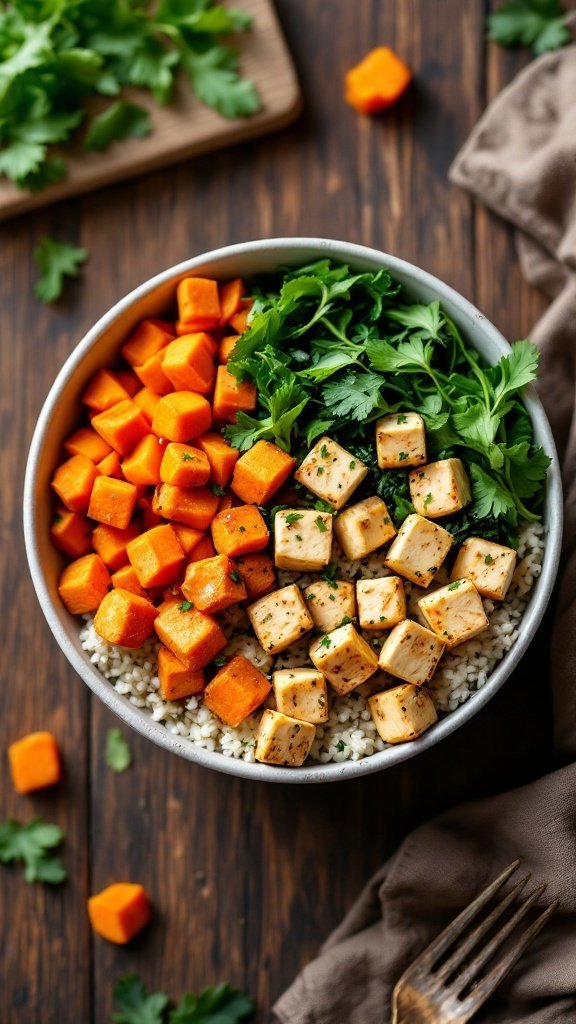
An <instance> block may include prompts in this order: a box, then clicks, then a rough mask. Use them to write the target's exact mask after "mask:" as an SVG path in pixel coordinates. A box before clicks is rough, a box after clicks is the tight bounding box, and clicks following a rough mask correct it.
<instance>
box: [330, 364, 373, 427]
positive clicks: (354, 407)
mask: <svg viewBox="0 0 576 1024" xmlns="http://www.w3.org/2000/svg"><path fill="white" fill-rule="evenodd" d="M383 383H384V381H383V379H382V377H381V376H380V374H377V373H355V372H350V371H349V372H348V373H347V374H346V375H345V376H344V377H343V378H342V379H341V380H338V381H333V382H331V383H329V384H325V385H324V387H323V388H322V398H323V400H324V403H325V405H326V407H327V409H329V410H330V412H331V413H332V414H333V415H334V416H339V417H340V418H342V419H345V418H346V417H348V416H350V417H351V418H352V419H355V420H366V419H368V417H369V416H370V415H371V414H372V413H373V412H374V410H375V409H377V410H378V412H380V413H383V412H388V409H389V406H388V405H387V403H386V402H384V400H383V399H382V396H381V393H380V392H381V390H382V386H383Z"/></svg>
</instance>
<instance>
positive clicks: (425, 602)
mask: <svg viewBox="0 0 576 1024" xmlns="http://www.w3.org/2000/svg"><path fill="white" fill-rule="evenodd" d="M418 607H419V609H420V611H421V612H422V615H423V616H424V618H425V619H426V622H427V623H428V625H429V626H430V629H433V630H434V632H435V633H436V634H437V635H438V636H440V637H442V639H443V641H444V643H445V644H446V646H447V647H456V646H457V644H462V643H464V641H465V640H471V639H472V637H474V636H478V633H482V632H483V631H484V630H485V629H487V628H488V626H489V625H490V623H489V622H488V618H487V615H486V612H485V611H484V605H483V604H482V598H481V597H480V594H479V593H478V591H477V590H476V587H475V586H474V584H473V583H472V581H471V580H463V579H462V580H454V581H453V582H452V583H449V584H448V586H447V587H440V589H439V590H435V591H434V593H433V594H426V597H422V598H421V599H420V600H419V601H418Z"/></svg>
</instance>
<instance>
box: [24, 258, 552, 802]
mask: <svg viewBox="0 0 576 1024" xmlns="http://www.w3.org/2000/svg"><path fill="white" fill-rule="evenodd" d="M321 257H330V258H332V259H335V260H340V261H343V262H346V263H349V264H350V265H351V266H352V267H354V268H355V269H358V270H377V269H378V268H380V267H388V268H389V269H390V270H391V272H392V273H393V275H394V276H395V278H396V279H397V280H398V281H400V282H401V284H403V285H405V286H406V288H407V289H408V290H409V291H410V293H411V295H412V296H413V297H414V299H415V300H417V301H421V302H426V303H427V302H431V301H433V300H434V299H440V301H441V302H442V305H443V306H444V308H445V310H446V311H447V312H448V314H449V315H450V316H451V317H452V318H453V319H454V321H455V322H456V324H457V325H458V326H459V328H460V329H461V330H462V332H463V333H464V336H465V337H466V339H467V340H468V341H469V342H471V343H472V345H474V346H475V348H477V349H478V351H479V352H481V354H482V355H483V356H484V357H485V358H486V359H487V360H488V361H489V362H496V361H497V360H498V359H499V358H500V357H501V356H502V355H503V354H506V353H507V352H508V351H509V346H508V344H507V342H506V341H505V340H504V338H503V337H502V335H501V334H500V333H499V332H498V331H497V330H496V328H495V327H493V325H492V324H491V323H489V322H488V321H487V320H486V318H485V317H483V316H482V314H481V313H480V312H479V311H478V310H477V309H476V308H475V307H474V306H472V305H471V304H470V303H469V302H468V301H467V300H466V299H464V298H463V297H462V296H461V295H459V294H458V293H457V292H455V291H454V290H453V289H452V288H449V287H448V286H447V285H445V284H444V283H443V282H442V281H439V280H438V279H437V278H435V277H432V275H431V274H427V273H425V272H424V271H423V270H419V269H418V267H415V266H413V265H412V264H410V263H406V262H405V261H404V260H399V259H396V258H395V257H394V256H388V255H387V254H385V253H382V252H378V251H376V250H375V249H367V248H364V247H363V246H359V245H352V244H349V243H347V242H338V241H332V240H327V239H318V238H272V239H266V240H263V241H256V242H246V243H243V244H239V245H231V246H227V247H225V248H222V249H217V250H215V251H213V252H209V253H206V254H204V255H201V256H195V257H194V258H193V259H190V260H186V261H185V262H184V263H180V264H179V265H178V266H176V267H171V268H170V269H169V270H166V271H164V272H163V273H162V274H158V275H157V276H156V277H153V278H152V279H151V280H150V281H146V282H145V284H143V285H141V286H140V287H139V288H136V289H135V290H134V291H133V292H131V293H130V294H129V295H127V296H126V297H125V298H123V299H121V300H120V302H118V303H117V304H116V305H115V306H114V307H113V308H112V309H111V310H110V311H109V312H108V313H106V314H105V315H104V316H103V317H102V318H101V319H100V320H99V321H98V323H97V324H96V325H95V326H94V327H93V328H92V330H90V331H89V332H88V334H87V335H86V337H85V338H83V339H82V341H81V342H80V343H79V344H78V345H77V347H76V348H75V349H74V351H73V352H72V354H71V356H70V357H69V358H68V359H67V361H66V363H65V364H64V366H63V367H62V370H61V371H60V373H59V374H58V377H57V378H56V380H55V382H54V384H53V386H52V389H51V391H50V393H49V395H48V397H47V399H46V402H45V404H44V407H43V409H42V412H41V414H40V417H39V419H38V424H37V427H36V430H35V433H34V437H33V439H32V444H31V448H30V454H29V459H28V465H27V472H26V482H25V490H24V532H25V539H26V550H27V554H28V561H29V565H30V571H31V574H32V580H33V582H34V586H35V588H36V593H37V595H38V599H39V601H40V605H41V608H42V611H43V612H44V615H45V616H46V619H47V621H48V624H49V626H50V628H51V630H52V632H53V634H54V636H55V638H56V640H57V641H58V643H59V645H60V647H61V648H62V650H63V651H64V654H65V655H66V657H67V658H68V660H69V661H70V663H71V665H72V666H73V667H74V668H75V669H76V671H77V672H78V674H79V675H80V676H81V677H82V679H83V680H84V682H85V683H87V684H88V686H89V687H90V688H91V689H92V690H93V691H94V693H96V694H97V695H98V697H100V699H101V700H102V701H103V702H104V704H106V706H107V707H109V708H111V710H112V711H114V712H115V713H116V714H117V715H118V716H119V718H121V719H122V720H123V721H124V722H125V723H126V724H127V725H130V726H131V727H132V728H134V729H136V730H137V731H138V732H140V733H142V735H144V736H147V737H148V738H149V739H151V740H153V741H154V743H157V744H158V745H159V746H161V747H164V748H165V749H166V750H169V751H171V752H172V753H175V754H179V755H180V756H181V757H185V758H187V759H188V760H189V761H193V762H195V763H196V764H200V765H204V766H205V767H208V768H215V769H217V770H218V771H222V772H227V773H229V774H231V775H240V776H244V777H245V778H248V779H260V780H265V781H268V782H271V781H272V782H289V783H304V782H305V783H310V782H335V781H337V780H339V779H351V778H355V777H357V776H359V775H367V774H369V773H371V772H377V771H381V770H382V769H383V768H387V767H389V766H390V765H393V764H398V762H399V761H403V760H405V759H406V758H409V757H414V756H415V755H416V754H418V753H419V752H420V751H422V750H427V749H428V748H429V747H431V746H432V745H433V744H435V743H438V741H439V740H441V739H442V738H443V737H444V736H447V735H449V733H451V732H453V731H454V730H455V729H458V727H459V726H460V725H462V723H463V722H466V721H467V720H468V719H470V718H471V717H472V716H473V715H474V714H476V712H477V711H479V710H480V708H481V707H483V706H484V705H485V704H486V703H487V702H488V701H489V700H490V698H491V697H492V696H493V695H494V694H495V693H496V691H497V690H499V689H500V687H501V686H502V684H503V683H504V682H505V680H506V679H507V678H508V676H509V675H510V673H511V672H512V670H513V669H514V668H515V666H516V665H517V664H518V662H519V661H520V658H521V657H522V655H523V654H524V652H525V651H526V648H527V647H528V645H529V643H530V641H531V639H532V637H533V636H534V634H535V632H536V630H537V628H538V625H539V623H540V620H541V619H542V616H543V614H544V610H545V608H546V605H547V603H548V600H549V598H550V595H551V592H552V587H553V584H554V580H555V577H556V572H557V569H558V562H559V555H560V541H561V534H562V491H561V484H560V473H559V466H558V459H557V456H556V450H555V447H554V441H553V439H552V435H551V432H550V427H549V425H548V421H547V419H546V416H545V414H544V411H543V409H542V406H541V404H540V402H539V400H538V398H537V397H536V393H535V391H534V390H533V388H528V389H527V394H526V398H525V401H526V405H527V407H528V411H529V413H530V417H531V419H532V423H533V426H534V432H535V435H536V440H537V442H538V443H540V444H542V445H543V446H544V449H545V450H546V452H547V453H548V454H549V455H550V456H551V457H552V465H551V467H550V473H549V478H548V485H547V495H546V511H545V524H546V547H545V551H544V562H543V566H542V573H541V575H540V577H539V579H538V580H537V582H536V584H535V586H534V588H533V591H532V594H531V597H530V602H529V604H528V607H527V609H526V611H525V613H524V616H523V619H522V622H521V626H520V635H519V637H518V640H517V641H516V643H515V644H514V646H513V648H512V649H511V651H510V652H509V654H507V655H506V656H505V657H504V659H503V660H502V661H501V662H500V663H499V664H498V665H497V667H496V668H495V670H494V672H493V673H492V675H491V676H490V678H489V680H488V682H487V683H486V684H485V685H484V686H483V687H482V689H481V690H479V691H478V692H477V693H475V694H473V695H472V696H471V697H470V699H469V700H468V701H467V702H466V703H465V704H462V705H461V706H460V707H459V708H458V709H457V710H456V711H453V712H452V713H451V714H449V715H446V717H444V718H442V719H441V720H440V721H439V722H438V724H437V725H435V726H433V728H431V729H430V730H429V731H428V732H426V733H424V735H423V736H422V737H421V738H420V739H418V740H415V741H414V742H412V743H405V744H401V745H398V746H391V747H387V748H386V749H385V750H383V751H381V752H379V753H376V754H373V755H372V756H371V757H367V758H365V759H364V760H361V761H344V762H341V763H338V764H335V763H333V764H327V765H320V764H310V765H305V766H304V767H302V768H292V769H288V768H279V767H278V768H277V767H272V766H269V765H262V764H248V763H246V762H245V761H242V760H235V759H233V758H228V757H225V756H224V755H223V754H218V753H212V752H210V751H206V750H203V749H202V748H200V747H198V746H195V745H194V744H193V743H191V742H188V741H186V740H184V739H182V738H181V737H178V736H174V735H172V734H171V733H170V732H168V731H167V729H166V728H165V727H164V726H163V725H162V724H160V723H157V722H154V721H152V718H151V717H150V714H149V713H148V712H146V711H143V710H140V709H139V708H136V707H134V706H133V705H132V704H130V702H129V701H128V699H127V698H125V697H122V696H120V695H119V694H118V693H116V691H115V690H114V689H113V688H112V686H111V684H110V683H109V682H108V680H107V679H105V678H104V676H102V675H101V674H100V673H99V672H98V671H97V670H96V669H95V668H94V666H93V665H92V664H91V662H90V661H89V659H88V657H87V655H86V654H85V653H84V651H83V650H82V649H81V647H80V643H79V639H78V633H79V627H78V620H77V619H75V618H73V617H72V616H71V615H69V614H68V613H67V611H66V610H65V608H64V606H63V605H62V602H61V601H60V599H59V596H58V591H57V581H58V575H59V572H60V570H61V567H62V560H61V556H60V555H59V554H58V552H57V551H56V550H55V549H54V547H53V546H52V544H51V542H50V537H49V523H50V518H51V516H50V504H51V503H50V501H49V497H48V496H49V494H50V479H51V476H52V473H53V470H54V467H55V466H56V464H57V462H58V458H59V454H60V449H61V444H62V440H63V439H64V438H65V437H66V436H67V434H69V433H70V431H71V430H72V429H73V427H74V424H75V423H76V422H77V420H78V418H79V415H80V401H79V397H78V396H79V395H80V393H81V392H82V390H83V388H84V385H85V384H86V382H87V381H88V379H89V378H90V377H91V376H92V374H93V373H94V371H95V370H97V369H98V368H99V367H101V366H106V365H109V364H110V363H111V362H112V361H113V360H114V358H115V357H116V354H117V352H118V348H119V345H120V343H121V341H122V339H123V338H124V337H125V336H126V334H128V332H129V331H130V330H132V328H133V327H134V326H135V325H136V324H137V323H138V321H140V320H141V319H143V318H144V317H155V316H162V314H163V312H164V310H165V309H166V307H167V306H168V305H169V304H170V303H171V302H172V301H173V298H174V290H175V285H176V283H177V282H178V281H179V280H180V279H181V278H183V277H186V276H187V275H190V274H192V273H193V274H196V275H206V276H208V277H216V278H221V279H226V278H230V277H237V276H241V277H243V278H250V277H251V276H253V275H254V274H261V273H266V272H269V271H273V270H276V269H277V267H278V266H279V265H282V264H294V265H299V264H304V263H308V262H310V261H311V260H315V259H318V258H321Z"/></svg>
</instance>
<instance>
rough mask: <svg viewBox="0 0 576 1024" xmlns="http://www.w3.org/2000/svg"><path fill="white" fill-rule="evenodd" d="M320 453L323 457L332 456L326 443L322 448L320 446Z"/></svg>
mask: <svg viewBox="0 0 576 1024" xmlns="http://www.w3.org/2000/svg"><path fill="white" fill-rule="evenodd" d="M320 455H321V456H322V458H323V459H329V458H330V452H329V451H328V449H327V447H326V445H325V444H323V445H322V446H321V448H320Z"/></svg>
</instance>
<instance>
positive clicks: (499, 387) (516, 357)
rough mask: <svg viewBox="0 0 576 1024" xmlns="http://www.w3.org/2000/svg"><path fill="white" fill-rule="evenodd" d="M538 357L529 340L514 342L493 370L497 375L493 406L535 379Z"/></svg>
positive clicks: (538, 354)
mask: <svg viewBox="0 0 576 1024" xmlns="http://www.w3.org/2000/svg"><path fill="white" fill-rule="evenodd" d="M539 357H540V353H539V352H538V349H537V348H536V345H533V344H532V342H531V341H526V340H524V341H515V342H514V344H513V346H512V351H511V353H510V355H509V356H504V357H503V358H502V359H501V360H500V362H499V363H498V364H497V367H496V368H495V371H493V373H494V374H495V373H497V374H498V375H499V380H498V382H497V383H496V384H495V386H494V399H495V401H494V407H495V408H497V407H498V406H499V405H500V404H502V403H503V402H504V400H505V399H508V398H510V396H511V395H514V394H515V393H516V392H518V391H520V390H521V389H522V388H523V387H525V386H526V385H527V384H530V383H531V382H532V381H533V380H535V379H536V376H537V374H538V360H539Z"/></svg>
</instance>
